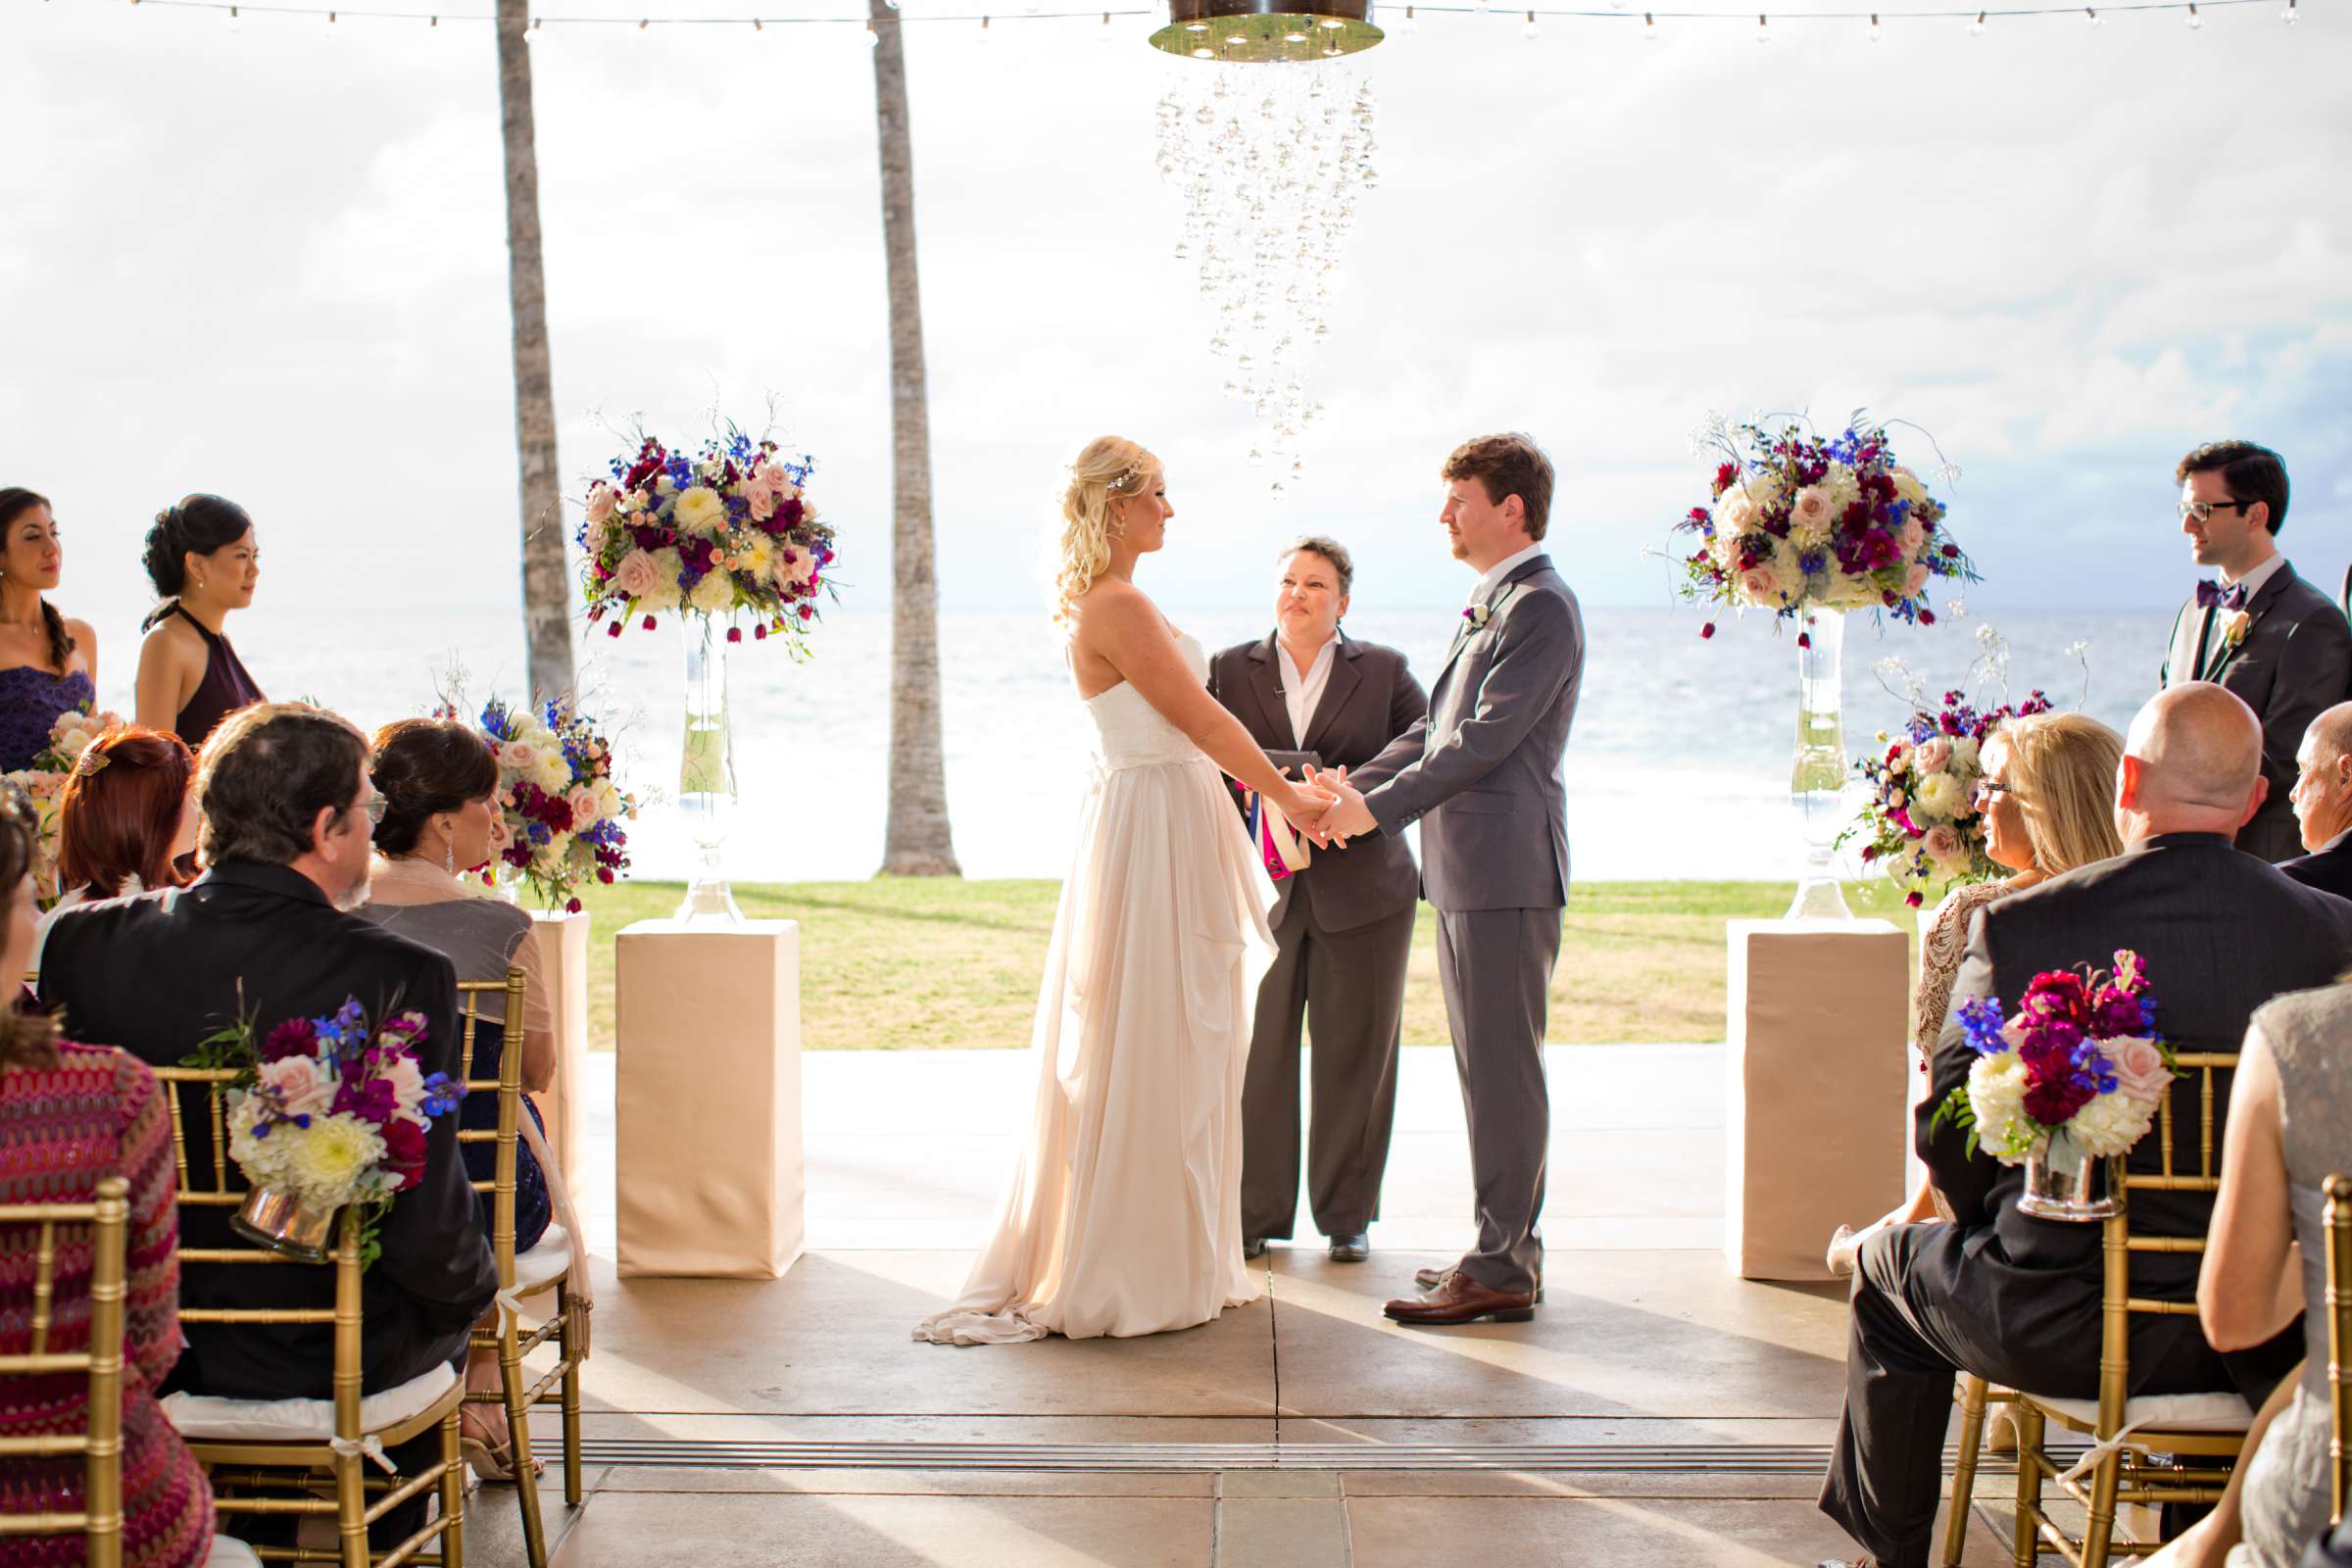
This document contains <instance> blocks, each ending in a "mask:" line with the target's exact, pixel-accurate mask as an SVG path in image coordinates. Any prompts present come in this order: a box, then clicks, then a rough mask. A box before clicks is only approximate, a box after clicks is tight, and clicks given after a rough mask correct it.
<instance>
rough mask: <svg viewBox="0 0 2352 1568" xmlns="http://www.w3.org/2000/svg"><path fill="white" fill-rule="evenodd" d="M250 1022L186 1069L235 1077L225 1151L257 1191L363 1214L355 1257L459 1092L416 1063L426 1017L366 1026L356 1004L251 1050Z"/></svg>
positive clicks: (368, 1248) (298, 1022)
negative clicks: (360, 1209) (229, 1072)
mask: <svg viewBox="0 0 2352 1568" xmlns="http://www.w3.org/2000/svg"><path fill="white" fill-rule="evenodd" d="M256 1033H257V1031H256V1029H255V1027H254V1025H253V1023H252V1022H251V1021H250V1020H247V1021H244V1022H240V1023H238V1024H235V1025H232V1026H231V1027H230V1028H228V1029H225V1030H222V1031H221V1033H220V1034H217V1035H215V1036H213V1037H212V1038H211V1039H209V1040H207V1041H206V1042H205V1043H204V1045H203V1047H202V1048H200V1050H199V1052H198V1054H197V1055H196V1056H195V1057H192V1058H191V1063H192V1064H193V1065H199V1066H207V1067H223V1066H225V1067H232V1068H235V1069H238V1070H239V1071H240V1073H241V1074H242V1075H243V1081H242V1084H241V1086H240V1087H238V1088H235V1089H232V1090H231V1091H230V1092H229V1096H228V1152H229V1157H230V1158H231V1159H233V1160H235V1161H236V1162H237V1167H238V1168H239V1169H240V1170H242V1171H243V1172H244V1173H245V1179H246V1181H247V1182H248V1183H249V1184H250V1185H252V1186H253V1187H255V1188H259V1189H268V1190H270V1191H273V1192H278V1193H287V1194H291V1195H293V1196H294V1197H295V1198H296V1199H297V1200H298V1201H300V1203H301V1204H302V1206H303V1207H304V1208H306V1209H309V1210H312V1211H314V1212H317V1213H321V1214H324V1213H331V1212H333V1211H334V1210H336V1209H340V1208H342V1207H343V1206H344V1205H346V1204H348V1203H361V1204H365V1205H366V1206H367V1213H366V1215H365V1217H364V1227H363V1229H364V1238H365V1239H364V1240H363V1242H362V1251H363V1254H364V1255H365V1256H366V1257H368V1258H369V1259H372V1258H373V1256H374V1254H375V1250H376V1249H375V1242H374V1234H373V1233H374V1228H375V1225H376V1222H377V1221H378V1220H380V1219H381V1217H382V1214H383V1211H384V1210H385V1209H386V1208H388V1207H390V1206H391V1203H392V1200H393V1198H394V1197H395V1196H397V1195H398V1194H400V1193H403V1192H405V1191H407V1190H408V1189H409V1188H411V1187H414V1186H416V1185H417V1182H418V1181H419V1180H420V1179H421V1178H422V1177H423V1175H424V1135H425V1130H426V1129H427V1128H429V1127H430V1126H431V1125H432V1122H433V1118H434V1117H436V1116H443V1115H447V1114H448V1113H449V1112H450V1111H452V1110H455V1109H456V1108H457V1105H458V1102H459V1100H460V1098H461V1097H463V1096H464V1094H465V1088H464V1086H463V1085H461V1084H457V1083H454V1082H452V1081H451V1080H450V1079H449V1077H448V1076H447V1075H446V1074H443V1073H437V1072H436V1073H429V1074H428V1073H426V1072H425V1071H424V1069H423V1068H422V1066H420V1065H419V1064H418V1061H417V1051H418V1049H419V1048H420V1047H421V1045H422V1044H423V1042H424V1039H425V1021H424V1015H423V1014H422V1013H419V1012H400V1013H394V1014H393V1015H392V1016H391V1017H389V1018H386V1019H385V1020H384V1021H383V1023H382V1025H381V1026H380V1027H375V1026H370V1024H369V1023H368V1015H367V1013H366V1011H365V1010H364V1009H363V1008H362V1007H361V1006H360V1003H359V999H358V998H356V997H352V998H347V999H345V1001H344V1003H343V1005H342V1006H341V1007H339V1008H337V1009H336V1010H335V1011H334V1012H332V1013H329V1014H326V1015H325V1016H322V1017H317V1018H289V1019H287V1020H286V1021H285V1022H283V1023H281V1024H279V1025H277V1027H275V1028H274V1029H271V1030H270V1032H269V1034H268V1035H267V1036H263V1037H262V1038H261V1039H259V1041H258V1042H257V1040H256V1038H255V1036H256Z"/></svg>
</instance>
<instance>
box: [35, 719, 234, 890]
mask: <svg viewBox="0 0 2352 1568" xmlns="http://www.w3.org/2000/svg"><path fill="white" fill-rule="evenodd" d="M195 771H196V760H195V759H194V758H192V757H190V756H189V755H188V749H187V747H186V746H185V745H183V744H181V742H180V739H179V737H178V736H176V735H162V734H158V733H157V732H156V731H154V730H151V729H141V728H139V727H138V726H137V725H135V724H133V725H125V726H124V727H123V728H121V729H112V730H108V731H107V732H106V733H105V734H103V735H101V736H99V737H98V738H97V739H96V740H94V741H92V742H90V744H89V748H88V749H87V750H86V751H84V752H83V753H82V754H81V758H80V760H78V761H76V762H75V763H74V765H73V775H72V776H71V777H69V778H68V779H67V780H66V789H65V794H64V795H63V796H61V797H60V798H59V801H58V807H57V867H58V884H59V886H61V887H63V888H64V889H65V890H66V891H65V893H64V894H63V895H62V896H61V897H60V898H59V899H58V901H57V907H55V908H53V909H51V910H50V911H49V912H48V913H47V914H45V915H43V916H42V917H41V929H42V930H44V931H46V930H47V929H48V928H49V926H50V925H51V924H52V923H53V922H55V920H56V919H57V917H58V916H59V915H60V914H62V913H64V912H65V911H66V910H68V909H71V908H73V907H76V906H79V905H83V904H89V903H92V902H94V901H96V900H99V899H115V898H121V897H123V895H124V894H127V893H144V892H146V891H147V890H148V889H149V888H176V887H182V886H185V885H186V883H187V878H186V877H184V876H182V875H181V874H180V872H179V869H178V867H177V866H175V865H174V864H173V863H172V862H173V861H175V860H177V859H178V858H180V857H181V856H183V855H187V854H189V853H190V852H192V851H193V850H194V849H195V848H196V797H195V794H194V793H193V792H192V791H191V790H190V789H189V788H188V781H189V779H190V777H191V776H192V775H193V774H194V773H195Z"/></svg>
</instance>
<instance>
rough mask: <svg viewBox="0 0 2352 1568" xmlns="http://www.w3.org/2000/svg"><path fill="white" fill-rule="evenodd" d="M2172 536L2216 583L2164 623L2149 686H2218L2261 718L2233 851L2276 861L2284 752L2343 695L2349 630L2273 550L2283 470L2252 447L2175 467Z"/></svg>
mask: <svg viewBox="0 0 2352 1568" xmlns="http://www.w3.org/2000/svg"><path fill="white" fill-rule="evenodd" d="M2174 476H2175V477H2176V478H2178V479H2179V480H2180V531H2181V532H2182V533H2184V534H2186V535H2187V536H2188V540H2189V547H2190V553H2191V554H2193V555H2194V556H2195V557H2196V560H2197V564H2199V565H2201V566H2210V567H2214V568H2215V569H2216V570H2217V571H2218V573H2219V576H2218V578H2209V579H2207V580H2206V581H2204V582H2200V583H2198V584H2197V591H2196V596H2195V597H2194V598H2193V599H2191V600H2190V601H2189V602H2188V603H2187V604H2185V605H2182V606H2181V607H2180V613H2179V614H2178V615H2176V616H2175V617H2174V619H2173V637H2172V643H2171V647H2170V650H2169V652H2168V654H2167V656H2166V658H2165V662H2164V667H2163V670H2162V673H2161V676H2160V679H2159V684H2160V685H2161V686H2162V687H2163V688H2165V689H2168V690H2169V689H2170V688H2172V687H2175V686H2179V685H2182V684H2184V683H2186V682H2188V681H2192V680H2209V681H2216V682H2219V683H2220V684H2221V685H2223V686H2226V687H2228V688H2229V690H2230V691H2232V692H2234V693H2236V694H2237V696H2238V697H2240V698H2241V699H2243V700H2244V702H2245V704H2246V706H2247V707H2249V708H2251V709H2253V710H2254V711H2255V713H2256V714H2257V715H2258V716H2259V717H2260V718H2261V720H2262V778H2263V783H2264V786H2265V788H2266V790H2267V794H2266V796H2265V798H2264V800H2263V804H2262V809H2260V810H2258V811H2256V812H2255V813H2254V818H2253V820H2251V821H2249V822H2248V823H2247V824H2246V825H2245V826H2244V827H2243V828H2241V829H2239V830H2238V834H2237V847H2238V848H2239V849H2241V850H2244V851H2246V852H2247V853H2248V854H2251V855H2259V856H2261V857H2262V858H2264V859H2266V860H2272V861H2278V860H2283V859H2286V858H2289V857H2292V856H2295V855H2298V854H2300V853H2301V852H2302V848H2303V845H2302V834H2301V830H2300V829H2299V828H2298V827H2297V825H2296V822H2295V813H2294V808H2293V806H2292V805H2291V804H2290V803H2289V801H2288V799H2287V794H2288V791H2289V790H2290V789H2291V788H2292V787H2293V785H2294V781H2295V749H2296V748H2297V747H2298V746H2300V745H2301V744H2302V741H2303V732H2304V730H2305V729H2307V728H2309V727H2310V724H2311V721H2312V720H2313V719H2315V718H2317V717H2318V716H2319V715H2320V714H2321V713H2323V712H2325V711H2327V710H2328V709H2329V708H2332V707H2334V706H2335V705H2336V704H2337V703H2340V702H2342V701H2344V699H2345V698H2346V697H2347V696H2352V628H2347V626H2346V624H2345V621H2344V613H2343V612H2342V611H2340V610H2338V609H2337V608H2336V607H2335V606H2334V605H2333V604H2332V603H2330V602H2329V601H2328V598H2327V595H2326V594H2325V593H2322V592H2321V591H2320V590H2319V589H2317V588H2314V587H2313V586H2312V585H2311V584H2309V583H2307V582H2305V581H2304V580H2303V579H2302V578H2300V577H2298V576H2296V575H2295V568H2294V567H2293V566H2291V565H2289V564H2287V560H2286V558H2285V557H2284V556H2282V555H2280V554H2279V553H2278V543H2277V541H2278V530H2279V529H2280V528H2281V527H2282V526H2283V525H2284V524H2285V522H2286V502H2287V482H2286V465H2285V464H2284V463H2283V462H2282V461H2280V459H2279V457H2278V453H2276V452H2273V451H2272V450H2271V449H2270V448H2268V447H2260V446H2256V445H2255V444H2254V443H2253V442H2251V441H2215V442H2210V443H2208V444H2207V445H2205V446H2201V447H2199V448H2197V449H2196V450H2195V451H2194V452H2191V453H2190V454H2189V455H2188V456H2187V457H2185V458H2182V459H2181V460H2180V466H2179V467H2178V468H2177V469H2175V470H2174Z"/></svg>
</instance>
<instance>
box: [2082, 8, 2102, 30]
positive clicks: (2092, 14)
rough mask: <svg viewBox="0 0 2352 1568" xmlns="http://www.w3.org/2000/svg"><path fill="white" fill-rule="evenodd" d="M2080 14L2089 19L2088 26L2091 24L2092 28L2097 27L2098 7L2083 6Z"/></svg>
mask: <svg viewBox="0 0 2352 1568" xmlns="http://www.w3.org/2000/svg"><path fill="white" fill-rule="evenodd" d="M2082 14H2083V15H2084V16H2086V17H2088V18H2089V19H2090V25H2092V26H2094V27H2095V26H2097V25H2099V8H2098V7H2096V6H2084V7H2083V8H2082Z"/></svg>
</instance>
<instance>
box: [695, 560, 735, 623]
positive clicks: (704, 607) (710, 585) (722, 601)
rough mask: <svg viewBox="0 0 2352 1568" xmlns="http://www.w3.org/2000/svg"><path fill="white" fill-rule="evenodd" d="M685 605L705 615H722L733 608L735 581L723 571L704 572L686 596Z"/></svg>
mask: <svg viewBox="0 0 2352 1568" xmlns="http://www.w3.org/2000/svg"><path fill="white" fill-rule="evenodd" d="M686 604H687V607H688V608H689V609H692V610H699V611H701V612H702V613H704V614H706V615H718V614H724V613H726V612H727V611H729V610H732V609H734V608H735V579H734V578H733V577H732V576H730V575H729V574H728V573H726V572H724V571H711V572H706V573H704V575H703V580H702V581H700V582H698V583H696V584H695V585H694V591H693V592H692V593H691V594H688V595H687V596H686Z"/></svg>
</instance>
